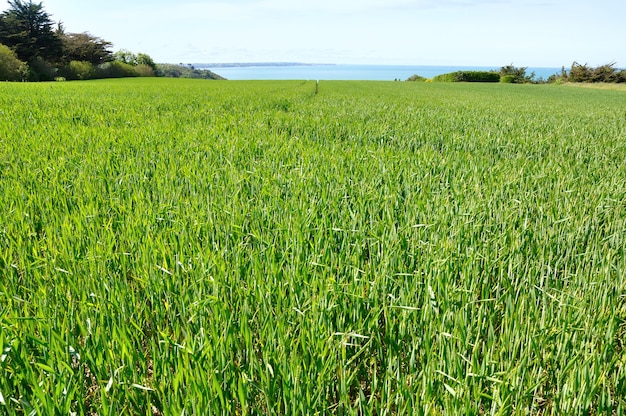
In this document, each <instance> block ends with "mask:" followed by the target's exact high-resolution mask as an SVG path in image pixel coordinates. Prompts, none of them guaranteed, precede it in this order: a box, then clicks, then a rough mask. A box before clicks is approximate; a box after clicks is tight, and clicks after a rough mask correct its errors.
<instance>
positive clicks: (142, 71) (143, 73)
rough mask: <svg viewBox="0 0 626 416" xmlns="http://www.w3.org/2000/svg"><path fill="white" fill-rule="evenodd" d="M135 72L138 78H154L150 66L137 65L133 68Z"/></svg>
mask: <svg viewBox="0 0 626 416" xmlns="http://www.w3.org/2000/svg"><path fill="white" fill-rule="evenodd" d="M135 72H137V74H138V75H139V76H140V77H153V76H155V72H154V69H152V67H151V66H149V65H146V64H139V65H137V66H135Z"/></svg>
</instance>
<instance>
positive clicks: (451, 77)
mask: <svg viewBox="0 0 626 416" xmlns="http://www.w3.org/2000/svg"><path fill="white" fill-rule="evenodd" d="M456 74H457V73H456V72H450V73H447V74H441V75H437V76H436V77H434V78H433V82H456Z"/></svg>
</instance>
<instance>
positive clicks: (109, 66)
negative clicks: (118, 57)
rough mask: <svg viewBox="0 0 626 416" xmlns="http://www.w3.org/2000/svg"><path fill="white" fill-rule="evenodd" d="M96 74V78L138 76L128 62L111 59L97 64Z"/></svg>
mask: <svg viewBox="0 0 626 416" xmlns="http://www.w3.org/2000/svg"><path fill="white" fill-rule="evenodd" d="M96 76H97V77H98V78H126V77H138V76H139V74H138V73H137V71H135V67H134V66H132V65H130V64H125V63H124V62H121V61H113V62H107V63H104V64H102V65H98V69H97V71H96Z"/></svg>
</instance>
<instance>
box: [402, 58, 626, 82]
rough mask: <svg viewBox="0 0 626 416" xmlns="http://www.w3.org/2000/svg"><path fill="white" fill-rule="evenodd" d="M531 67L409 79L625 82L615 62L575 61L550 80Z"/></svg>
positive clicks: (410, 79) (625, 78) (624, 74)
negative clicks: (567, 68) (530, 69)
mask: <svg viewBox="0 0 626 416" xmlns="http://www.w3.org/2000/svg"><path fill="white" fill-rule="evenodd" d="M527 69H528V67H516V66H514V65H513V64H510V65H506V66H503V67H501V68H500V70H499V71H495V70H492V71H457V72H451V73H449V74H441V75H437V76H436V77H434V78H433V79H432V80H428V79H426V78H424V77H422V76H419V75H417V74H416V75H412V76H410V77H409V78H408V79H407V81H422V82H425V81H438V82H504V83H509V84H545V83H554V84H560V83H563V82H583V83H597V82H605V83H626V69H618V68H615V62H613V63H610V64H605V65H600V66H598V67H595V68H593V67H591V66H589V65H587V64H579V63H578V62H574V63H573V64H572V67H571V69H570V70H569V71H568V70H566V69H565V67H562V68H561V72H560V73H557V74H554V75H551V76H550V77H548V79H543V78H539V79H537V78H535V73H534V72H531V73H530V74H528V73H527V72H526V71H527Z"/></svg>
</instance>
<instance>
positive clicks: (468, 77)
mask: <svg viewBox="0 0 626 416" xmlns="http://www.w3.org/2000/svg"><path fill="white" fill-rule="evenodd" d="M433 81H434V82H500V74H498V73H497V72H493V71H456V72H450V73H448V74H441V75H437V76H436V77H434V78H433Z"/></svg>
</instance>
